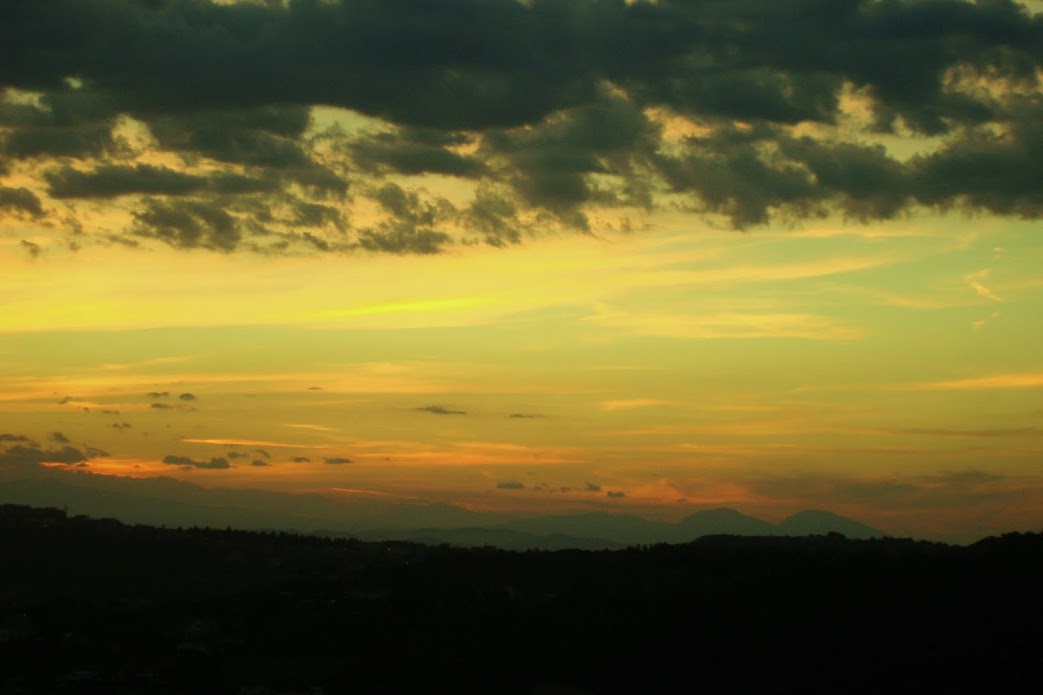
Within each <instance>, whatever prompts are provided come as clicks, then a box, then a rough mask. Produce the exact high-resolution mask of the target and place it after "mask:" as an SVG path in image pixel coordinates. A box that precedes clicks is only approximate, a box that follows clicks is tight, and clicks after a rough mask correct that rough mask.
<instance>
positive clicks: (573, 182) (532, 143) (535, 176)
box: [485, 95, 659, 229]
mask: <svg viewBox="0 0 1043 695" xmlns="http://www.w3.org/2000/svg"><path fill="white" fill-rule="evenodd" d="M658 140H659V130H658V128H657V127H656V126H655V125H654V124H653V123H652V122H651V121H649V119H648V117H647V116H646V115H645V114H644V113H643V112H642V111H641V109H640V108H639V107H638V106H637V105H635V104H633V103H630V102H628V101H626V100H624V99H623V98H621V97H618V96H611V95H603V96H602V97H601V98H599V99H598V100H597V101H595V102H593V103H591V104H585V105H583V106H579V107H575V108H572V109H569V110H567V111H565V112H564V113H563V114H562V116H561V117H560V118H558V119H555V120H552V121H549V122H544V123H542V124H540V126H538V127H536V128H533V129H531V130H522V131H513V132H495V133H490V134H489V136H487V137H486V142H485V145H486V147H487V148H488V149H489V150H491V151H492V152H494V153H495V154H496V155H499V156H503V157H506V159H507V161H508V162H509V163H510V166H511V169H512V171H514V172H515V177H516V178H515V181H514V185H515V188H516V189H517V191H518V192H519V193H520V194H521V196H522V198H523V199H524V200H525V201H526V202H527V203H529V204H530V205H532V206H535V207H540V208H545V209H547V210H550V211H552V212H554V213H555V214H557V215H558V216H559V217H561V218H562V219H563V221H565V222H566V223H568V224H571V225H573V226H576V227H580V228H582V229H586V226H587V222H586V219H585V218H583V217H582V216H581V215H580V214H579V213H578V212H577V211H576V208H577V207H578V206H579V205H581V204H583V203H586V202H589V201H596V202H601V203H629V204H638V205H644V206H648V205H650V204H651V197H650V196H651V194H650V192H648V191H647V190H642V188H641V186H640V181H641V179H640V178H639V177H638V176H636V175H635V172H636V168H637V167H639V166H641V165H642V164H645V163H646V162H647V160H648V159H649V155H650V154H651V152H652V151H653V150H654V149H655V147H656V144H657V142H658ZM590 174H610V175H615V176H618V177H621V178H622V179H623V180H624V181H627V182H628V183H629V187H628V188H626V189H624V190H623V191H619V192H612V191H606V190H599V189H597V188H596V187H594V186H593V185H591V183H590V182H589V175H590Z"/></svg>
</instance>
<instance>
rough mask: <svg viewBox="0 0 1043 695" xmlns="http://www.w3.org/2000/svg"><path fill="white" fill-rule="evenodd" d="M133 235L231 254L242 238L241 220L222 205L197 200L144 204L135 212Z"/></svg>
mask: <svg viewBox="0 0 1043 695" xmlns="http://www.w3.org/2000/svg"><path fill="white" fill-rule="evenodd" d="M134 220H135V226H134V229H133V233H134V234H136V235H137V236H142V237H150V238H153V239H158V240H160V241H163V242H165V243H167V244H170V245H171V246H173V247H175V248H184V249H188V248H208V249H213V250H216V251H231V250H232V249H234V248H235V247H236V245H237V244H238V243H239V241H240V239H241V237H242V230H241V226H240V221H239V220H238V219H237V218H235V217H233V216H232V215H230V214H229V213H228V212H227V211H226V210H225V209H224V208H223V207H222V206H220V205H217V204H214V203H208V202H203V201H196V200H172V201H163V200H158V199H152V200H147V201H145V204H144V206H143V208H142V209H140V210H138V211H137V212H135V213H134Z"/></svg>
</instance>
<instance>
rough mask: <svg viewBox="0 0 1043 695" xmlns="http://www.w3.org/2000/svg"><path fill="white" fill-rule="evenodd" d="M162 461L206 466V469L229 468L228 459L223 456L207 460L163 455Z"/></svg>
mask: <svg viewBox="0 0 1043 695" xmlns="http://www.w3.org/2000/svg"><path fill="white" fill-rule="evenodd" d="M163 463H165V464H167V465H170V466H187V467H191V468H207V469H215V470H216V469H224V468H231V465H230V464H229V463H228V459H225V458H220V457H217V458H212V459H210V460H209V461H196V460H195V459H193V458H190V457H188V456H174V455H169V456H164V457H163Z"/></svg>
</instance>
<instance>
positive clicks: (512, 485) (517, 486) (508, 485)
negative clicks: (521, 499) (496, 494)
mask: <svg viewBox="0 0 1043 695" xmlns="http://www.w3.org/2000/svg"><path fill="white" fill-rule="evenodd" d="M496 488H497V489H498V490H524V489H525V483H519V482H516V481H510V480H509V481H505V482H502V483H496Z"/></svg>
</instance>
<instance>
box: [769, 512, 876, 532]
mask: <svg viewBox="0 0 1043 695" xmlns="http://www.w3.org/2000/svg"><path fill="white" fill-rule="evenodd" d="M776 528H777V529H778V531H779V532H781V533H782V534H783V535H786V536H821V535H825V534H827V533H831V532H833V533H842V534H844V535H845V536H847V537H848V538H884V537H886V536H887V535H888V534H886V533H884V532H883V531H881V530H879V529H875V528H873V527H872V526H866V525H865V524H862V523H859V522H857V521H855V520H854V519H848V518H847V517H843V516H840V515H839V514H834V513H833V512H827V511H823V510H821V509H806V510H804V511H802V512H797V513H796V514H794V515H793V516H790V517H787V518H786V519H783V520H782V522H780V523H779V525H778V526H777V527H776Z"/></svg>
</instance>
